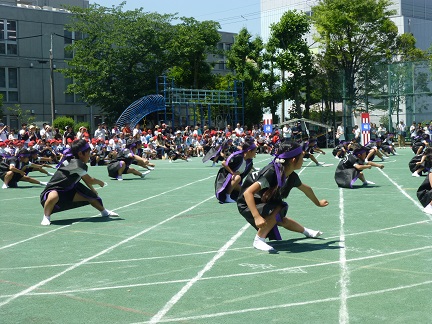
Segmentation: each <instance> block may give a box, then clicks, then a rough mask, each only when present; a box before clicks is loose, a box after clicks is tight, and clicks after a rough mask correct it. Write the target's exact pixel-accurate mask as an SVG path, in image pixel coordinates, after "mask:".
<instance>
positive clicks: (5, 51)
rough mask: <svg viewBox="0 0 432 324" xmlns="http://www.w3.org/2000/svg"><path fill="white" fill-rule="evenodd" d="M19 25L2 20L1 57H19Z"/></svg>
mask: <svg viewBox="0 0 432 324" xmlns="http://www.w3.org/2000/svg"><path fill="white" fill-rule="evenodd" d="M16 27H17V23H16V21H13V20H6V19H0V55H17V54H18V48H17V31H16V30H17V29H16Z"/></svg>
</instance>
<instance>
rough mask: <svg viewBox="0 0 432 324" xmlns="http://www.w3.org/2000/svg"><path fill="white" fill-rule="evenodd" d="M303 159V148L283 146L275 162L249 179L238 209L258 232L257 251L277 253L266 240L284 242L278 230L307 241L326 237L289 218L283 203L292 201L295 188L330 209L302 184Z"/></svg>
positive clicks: (245, 183)
mask: <svg viewBox="0 0 432 324" xmlns="http://www.w3.org/2000/svg"><path fill="white" fill-rule="evenodd" d="M303 155H304V152H303V149H302V147H301V146H300V145H299V144H297V143H286V142H283V143H281V145H280V147H279V150H278V152H277V154H276V157H275V159H274V160H273V162H271V163H270V164H268V165H267V166H266V167H264V168H263V169H261V170H260V171H258V172H252V173H250V174H249V175H248V176H247V177H246V179H245V181H244V184H243V185H242V188H241V192H240V195H239V198H238V200H237V207H238V210H239V212H240V214H241V215H242V216H243V217H244V218H245V219H246V220H247V221H248V223H249V224H251V225H252V226H253V227H254V228H255V229H256V230H257V231H258V233H257V235H256V236H255V239H254V242H253V247H254V248H256V249H258V250H262V251H268V252H276V251H275V249H274V248H273V247H272V246H270V245H269V244H267V243H266V242H265V239H266V237H268V238H269V239H270V240H276V239H279V240H280V239H281V238H280V234H279V231H278V229H277V226H282V227H284V228H286V229H287V230H290V231H293V232H298V233H303V234H304V235H305V236H306V237H311V238H317V237H319V236H320V235H322V232H320V231H316V230H311V229H308V228H306V227H303V226H302V225H300V224H299V223H297V222H296V221H295V220H293V219H291V218H288V217H286V214H287V211H288V204H287V203H286V202H284V201H283V199H284V198H286V197H288V195H289V193H290V191H291V189H292V188H294V187H297V188H298V189H300V190H301V191H302V192H303V193H304V194H305V195H306V196H307V197H308V198H309V199H310V200H311V201H312V202H313V203H314V204H315V205H316V206H319V207H325V206H327V205H328V202H327V200H324V199H323V200H318V198H317V197H316V196H315V194H314V192H313V190H312V188H311V187H309V186H308V185H306V184H304V183H302V182H301V180H300V178H299V176H298V175H297V173H295V172H294V171H295V170H298V169H300V168H301V167H302V164H303Z"/></svg>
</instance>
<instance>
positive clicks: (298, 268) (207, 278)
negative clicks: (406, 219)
mask: <svg viewBox="0 0 432 324" xmlns="http://www.w3.org/2000/svg"><path fill="white" fill-rule="evenodd" d="M250 249H251V248H250ZM429 249H432V245H431V246H425V247H421V248H416V249H409V250H404V251H395V252H389V253H381V254H376V255H372V256H367V257H359V258H354V259H347V262H357V261H363V260H369V259H376V258H381V257H387V256H390V255H397V254H404V253H410V254H412V253H414V252H419V251H424V250H429ZM410 256H411V257H416V256H417V255H415V254H412V255H410ZM338 263H339V260H336V261H328V262H323V263H315V264H309V265H304V266H292V267H287V268H280V269H267V270H263V271H255V272H242V273H234V274H230V275H220V276H211V277H206V278H201V279H200V280H214V279H226V278H235V277H245V276H253V275H262V274H266V273H270V272H282V273H283V272H286V271H290V270H302V269H308V268H316V267H324V266H328V265H335V264H338ZM188 281H190V279H179V280H171V281H163V282H146V283H139V284H130V285H118V286H106V287H94V288H83V289H73V290H62V291H49V292H37V293H29V294H27V296H42V295H62V294H71V293H80V292H91V291H101V290H111V289H124V288H134V287H145V286H155V285H166V284H171V283H179V282H188ZM11 296H13V295H0V298H8V297H11ZM350 297H351V296H348V298H350ZM338 299H339V300H340V297H338Z"/></svg>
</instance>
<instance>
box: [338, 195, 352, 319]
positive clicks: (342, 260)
mask: <svg viewBox="0 0 432 324" xmlns="http://www.w3.org/2000/svg"><path fill="white" fill-rule="evenodd" d="M339 209H340V212H339V221H340V228H339V247H340V249H339V268H340V280H339V284H340V306H339V323H340V324H346V323H349V313H348V306H347V298H348V283H349V280H350V278H349V271H348V266H347V259H346V249H345V248H346V244H345V209H344V197H343V190H342V188H340V189H339Z"/></svg>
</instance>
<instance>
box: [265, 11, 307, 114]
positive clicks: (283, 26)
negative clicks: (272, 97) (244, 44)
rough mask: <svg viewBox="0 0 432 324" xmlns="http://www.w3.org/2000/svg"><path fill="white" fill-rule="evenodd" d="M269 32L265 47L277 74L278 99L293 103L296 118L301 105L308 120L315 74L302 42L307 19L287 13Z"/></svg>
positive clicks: (291, 12) (292, 12)
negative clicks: (269, 52) (271, 56)
mask: <svg viewBox="0 0 432 324" xmlns="http://www.w3.org/2000/svg"><path fill="white" fill-rule="evenodd" d="M270 29H271V35H270V39H269V41H268V46H267V48H268V49H270V48H271V52H273V53H274V55H275V57H276V59H275V61H276V66H277V67H278V68H279V69H280V71H281V76H282V79H281V85H282V96H283V97H282V100H293V101H294V107H295V109H296V111H297V114H296V115H298V116H302V108H301V107H302V105H303V104H304V105H305V117H309V107H310V99H311V97H310V95H311V87H310V80H311V78H312V77H313V75H314V73H315V72H314V68H313V59H312V54H311V52H310V50H309V47H308V44H307V42H306V40H305V35H306V34H307V33H308V32H309V30H310V20H309V18H308V16H306V14H305V13H302V12H297V11H296V10H290V11H287V12H285V13H284V14H283V15H282V17H281V19H280V21H279V22H278V23H275V24H272V25H271V27H270Z"/></svg>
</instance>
